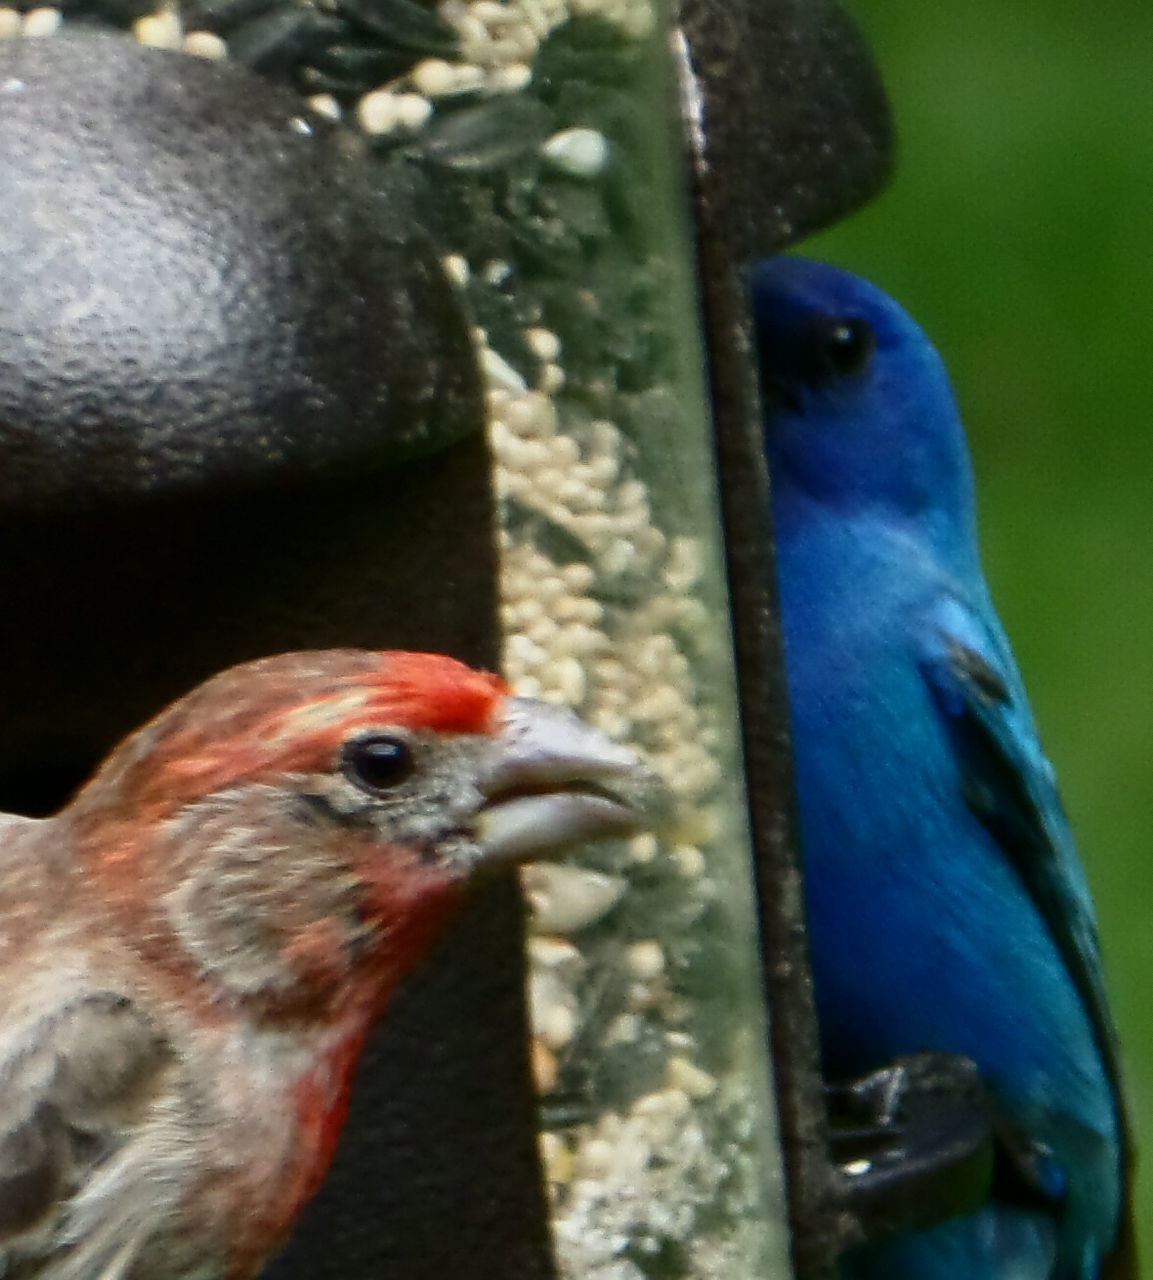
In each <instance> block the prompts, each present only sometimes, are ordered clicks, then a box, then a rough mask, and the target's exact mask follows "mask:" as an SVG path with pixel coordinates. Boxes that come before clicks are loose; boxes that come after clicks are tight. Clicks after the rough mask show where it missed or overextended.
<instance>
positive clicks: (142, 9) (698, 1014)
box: [0, 0, 890, 1280]
mask: <svg viewBox="0 0 1153 1280" xmlns="http://www.w3.org/2000/svg"><path fill="white" fill-rule="evenodd" d="M0 14H3V15H7V16H6V17H4V18H3V21H4V23H6V24H7V26H5V27H4V32H5V33H9V29H10V34H11V36H12V38H11V39H7V40H4V41H3V42H2V43H0V100H2V101H3V103H4V108H5V112H6V116H5V119H6V123H7V128H6V130H5V131H4V135H3V137H2V138H0V175H2V181H3V184H4V190H5V193H6V199H5V218H4V220H3V224H2V225H0V271H2V272H3V275H4V288H3V290H0V329H2V330H3V333H4V344H3V351H2V354H0V539H2V546H3V555H2V556H0V583H2V584H3V588H4V592H5V600H6V605H7V607H6V609H5V611H4V616H3V618H2V619H0V654H2V655H3V663H2V664H0V716H2V717H3V722H4V724H5V726H6V733H5V735H4V739H3V743H2V744H0V802H2V803H3V805H4V807H5V808H7V809H11V810H15V811H18V812H24V813H43V812H48V811H51V810H52V809H53V808H54V807H55V806H57V805H59V804H60V803H61V802H62V801H63V800H64V799H66V797H67V796H68V794H69V793H70V791H71V790H72V788H73V787H74V786H75V785H76V784H77V783H78V782H79V781H80V780H81V779H82V778H83V777H85V776H86V775H87V773H88V772H89V771H90V769H91V768H92V766H93V764H94V763H95V762H96V761H97V760H98V759H99V758H100V757H101V756H102V755H103V754H104V752H105V751H106V750H107V748H108V747H109V746H110V745H111V744H112V742H114V741H115V740H116V739H117V738H118V737H119V736H120V735H121V734H122V733H124V732H125V731H126V730H128V729H129V728H131V727H132V726H134V725H136V724H138V723H140V722H142V721H143V720H144V719H145V718H146V717H147V716H148V715H150V714H152V713H153V712H154V711H156V710H157V709H158V708H159V707H160V706H162V705H164V704H165V703H166V702H168V701H170V700H172V699H173V698H175V697H176V696H178V695H179V694H180V693H182V692H184V691H185V690H187V689H188V688H190V687H191V686H192V685H193V684H195V683H196V682H197V681H199V680H200V679H202V678H204V677H206V676H207V675H209V674H210V673H211V672H213V671H215V670H218V669H220V668H222V667H225V666H228V665H230V664H232V663H234V662H237V661H241V660H244V659H247V658H251V657H255V656H259V655H262V654H266V653H273V652H279V651H283V650H289V649H299V648H307V647H335V646H357V647H368V648H385V647H403V648H415V649H432V650H443V651H446V652H449V653H451V654H453V655H455V656H457V657H460V658H462V659H464V660H466V661H469V662H472V663H474V664H477V665H482V666H488V667H492V668H498V667H499V668H502V669H503V671H504V672H505V674H506V675H507V676H508V677H509V679H510V680H511V681H512V683H513V684H514V686H516V688H517V689H518V690H519V691H520V692H523V693H527V694H532V695H533V696H538V697H543V698H546V699H552V700H555V701H557V702H562V703H565V704H567V705H570V706H573V707H575V708H576V709H577V710H578V711H579V712H580V713H581V715H582V716H583V717H584V718H585V719H587V720H589V721H590V722H591V723H593V724H594V725H596V726H598V727H599V728H601V729H602V730H604V731H607V732H608V733H610V734H611V735H613V736H614V737H616V738H618V739H620V740H621V741H627V742H629V743H632V744H635V745H636V746H638V747H640V748H641V749H642V750H643V752H644V753H645V754H646V755H647V757H648V759H649V760H650V761H651V762H652V763H653V764H654V766H655V767H656V768H657V769H658V770H659V771H660V772H661V773H662V775H663V776H664V778H665V780H666V782H667V784H668V786H669V788H670V790H671V792H672V793H673V795H674V796H675V798H676V801H677V806H676V808H677V812H676V815H675V817H674V819H673V821H672V822H671V824H670V826H669V828H668V830H666V831H663V832H660V833H654V834H647V835H642V836H638V837H634V838H633V839H631V840H629V841H627V842H621V843H619V844H618V845H616V846H605V847H602V848H597V849H594V850H590V851H589V852H588V854H587V855H586V856H581V857H579V858H572V859H570V860H569V861H567V862H564V863H558V864H549V865H543V864H542V865H539V866H534V867H531V868H529V869H528V870H527V871H526V872H525V873H524V880H523V885H522V886H521V887H520V888H519V889H518V887H517V886H516V885H514V884H513V883H511V882H508V883H503V884H495V885H492V886H489V887H487V888H486V889H485V890H483V891H482V892H480V893H478V894H477V895H476V896H475V900H474V901H473V902H472V904H471V907H470V909H469V911H468V913H467V916H466V918H465V919H463V920H462V921H460V922H459V923H458V925H457V927H456V929H455V931H454V933H453V936H452V937H451V939H450V940H449V942H448V943H447V944H446V945H445V946H444V947H442V948H441V950H440V951H439V953H438V954H437V956H436V957H435V958H434V959H433V960H432V961H430V963H429V964H428V966H427V967H426V969H425V970H424V971H423V972H422V973H421V974H420V975H419V976H418V977H417V978H416V979H415V980H414V981H413V982H411V983H410V984H409V985H408V987H407V988H406V989H405V990H404V991H403V992H402V993H401V995H400V996H399V997H398V998H397V999H396V1000H395V1002H394V1004H393V1006H392V1009H391V1011H390V1015H389V1017H388V1019H387V1020H386V1023H385V1025H384V1026H382V1027H381V1028H380V1029H379V1031H378V1033H377V1035H376V1037H375V1038H374V1040H373V1043H372V1045H371V1047H370V1049H369V1052H368V1057H367V1060H366V1061H365V1063H364V1064H363V1067H362V1070H361V1072H360V1077H359V1080H358V1083H357V1086H356V1090H355V1093H354V1098H353V1105H352V1112H351V1117H350V1120H349V1122H348V1125H347V1127H346V1131H345V1134H344V1136H343V1139H342V1142H341V1145H340V1148H339V1151H338V1154H337V1157H336V1160H335V1163H334V1165H333V1168H332V1170H331V1172H330V1175H329V1177H328V1179H327V1181H326V1182H325V1184H324V1186H323V1188H322V1189H321V1191H320V1193H319V1194H318V1196H317V1198H316V1200H315V1201H314V1202H313V1203H312V1205H311V1206H310V1207H309V1209H308V1210H307V1211H306V1213H305V1215H304V1217H303V1219H302V1220H301V1222H300V1223H299V1225H298V1227H297V1230H296V1232H295V1234H294V1237H293V1240H292V1242H291V1244H290V1245H289V1247H288V1249H287V1251H286V1252H285V1254H284V1255H283V1256H282V1257H281V1258H279V1259H278V1260H276V1261H275V1262H274V1263H273V1264H272V1266H271V1268H270V1271H269V1274H270V1275H271V1276H274V1277H276V1278H277V1280H297V1278H298V1277H301V1278H302V1277H304V1276H309V1277H324V1276H332V1277H337V1276H339V1277H341V1280H369V1277H378V1276H382V1275H388V1276H392V1277H397V1280H443V1277H445V1276H448V1275H452V1276H461V1277H467V1278H468V1280H509V1278H510V1277H516V1278H517V1280H552V1278H554V1277H563V1278H564V1280H657V1278H658V1277H685V1278H686V1280H698V1278H699V1280H706V1278H707V1277H721V1276H724V1277H726V1280H745V1278H746V1277H747V1278H748V1280H767V1278H769V1277H774V1278H775V1277H784V1276H788V1275H790V1274H794V1273H795V1274H797V1275H806V1276H816V1275H818V1274H821V1272H822V1270H823V1269H824V1268H825V1267H826V1266H827V1265H828V1264H829V1263H830V1262H831V1259H832V1258H833V1256H834V1255H835V1253H836V1249H837V1247H838V1244H837V1234H836V1227H835V1223H834V1222H833V1218H834V1217H835V1212H836V1205H835V1203H834V1200H833V1196H832V1192H831V1190H830V1188H831V1186H832V1183H831V1177H832V1174H831V1171H830V1170H831V1166H830V1164H829V1160H828V1154H827V1144H826V1135H825V1120H824V1101H823V1097H822V1094H821V1084H820V1080H819V1078H818V1075H817V1071H816V1065H815V1051H814V1043H815V1040H814V1034H813V1026H812V1018H811V1010H810V1008H809V1004H808V997H807V989H806V985H805V964H804V951H803V924H802V913H801V902H800V889H799V881H798V874H797V867H796V860H795V857H794V854H793V851H792V849H791V846H790V844H789V840H788V835H787V831H788V810H789V775H788V764H787V749H786V745H785V732H784V712H783V703H782V697H781V689H780V679H779V670H778V660H777V655H776V651H775V642H774V635H775V632H774V624H773V617H772V596H771V590H770V587H769V583H770V581H771V572H770V564H771V560H770V555H769V551H770V546H769V544H770V539H769V532H768V528H767V519H766V510H767V504H766V500H765V485H766V480H765V476H764V470H763V463H762V461H761V458H760V451H759V448H758V447H757V430H758V427H757V422H758V409H757V402H756V381H755V375H754V371H753V365H752V360H751V357H750V347H749V339H748V328H747V323H746V318H745V301H744V293H743V284H742V276H741V271H742V269H743V266H744V265H745V264H747V262H748V261H749V260H750V259H751V258H752V257H754V256H758V255H761V254H764V253H768V252H772V251H775V250H777V249H780V248H781V247H783V246H784V245H786V244H787V243H789V242H791V241H792V240H794V239H796V238H797V237H799V236H800V235H802V234H804V233H805V232H808V231H811V230H814V229H816V228H817V227H819V226H821V225H824V224H825V223H827V222H829V221H832V220H834V219H835V218H837V217H839V216H841V215H843V214H844V213H846V212H848V211H849V210H850V209H851V208H853V207H854V206H855V205H857V204H858V203H860V202H861V201H863V200H864V199H865V198H867V197H868V196H869V195H870V194H872V192H873V191H874V190H875V189H876V187H877V186H878V185H879V184H880V183H881V181H882V180H883V178H884V177H885V175H886V172H887V166H888V162H889V149H890V138H889V128H888V120H887V114H886V109H885V104H884V99H883V96H882V94H881V91H880V89H879V87H878V85H877V82H876V79H875V75H874V72H873V70H872V66H871V63H870V60H869V57H868V54H867V51H866V50H865V48H864V46H863V45H862V43H861V42H860V39H859V37H858V36H857V33H856V31H855V29H854V28H853V27H852V25H851V24H850V23H849V22H848V20H847V19H846V18H845V16H844V15H843V14H842V13H841V11H840V10H839V9H838V8H836V7H835V5H834V4H833V3H831V0H829V2H828V3H826V0H807V2H806V0H764V2H763V3H761V4H759V5H753V4H752V3H741V4H737V3H733V2H732V0H728V2H721V0H686V2H685V4H684V8H683V11H682V12H681V13H679V14H677V13H673V12H671V11H670V10H669V9H667V8H665V7H662V6H661V5H660V4H658V3H656V0H507V2H503V3H498V2H495V0H443V3H441V4H439V5H435V4H432V3H425V2H424V0H324V2H323V3H322V2H320V0H316V2H315V3H314V2H312V0H187V3H184V4H177V5H166V6H165V7H163V8H161V9H154V8H153V6H152V4H151V3H150V0H76V3H74V4H72V5H70V6H69V7H68V8H67V9H66V10H64V11H63V12H61V11H57V10H47V9H42V8H41V9H33V10H29V11H27V12H23V11H21V12H17V11H16V10H13V9H8V10H3V11H0Z"/></svg>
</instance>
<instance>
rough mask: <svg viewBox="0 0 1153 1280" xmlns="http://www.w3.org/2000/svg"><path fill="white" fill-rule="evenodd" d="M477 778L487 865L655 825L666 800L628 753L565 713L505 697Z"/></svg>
mask: <svg viewBox="0 0 1153 1280" xmlns="http://www.w3.org/2000/svg"><path fill="white" fill-rule="evenodd" d="M498 716H499V719H498V721H497V723H496V724H495V725H494V727H493V732H494V740H493V745H492V749H491V753H490V754H489V756H488V758H487V760H486V761H485V768H484V770H483V772H482V776H481V779H480V789H481V791H482V793H483V794H484V796H485V803H484V804H483V805H482V807H481V809H480V812H479V813H478V815H477V822H476V835H477V840H478V843H479V845H480V848H481V853H482V856H483V858H484V860H485V862H525V861H531V860H532V859H534V858H539V857H544V856H546V855H550V854H556V853H559V852H561V851H563V850H564V849H567V848H569V847H570V846H572V845H575V844H583V843H586V842H588V841H591V840H603V839H605V838H607V837H613V836H630V835H634V834H635V833H636V832H638V831H643V830H645V829H646V828H648V827H651V826H653V825H655V824H656V823H657V822H658V821H660V819H661V818H662V817H663V816H664V815H665V813H667V810H668V807H669V805H668V799H667V795H666V793H665V790H664V787H663V785H662V783H661V782H660V780H659V779H658V778H657V776H656V774H655V773H653V771H652V770H651V769H649V768H648V767H647V766H645V765H644V764H642V763H641V761H640V760H639V758H638V757H637V756H636V755H635V753H634V752H632V751H630V750H628V748H626V747H622V746H618V745H617V744H616V743H614V742H611V741H610V740H609V739H608V738H606V737H605V736H604V734H602V733H598V732H597V730H595V729H591V728H589V726H588V725H586V724H584V723H583V722H582V721H581V720H579V719H578V718H577V717H576V716H575V715H574V714H573V713H572V712H571V711H569V710H567V709H566V708H564V707H558V706H553V705H552V704H551V703H547V702H538V701H536V700H535V699H532V698H506V699H505V701H504V703H503V705H502V707H501V710H500V711H499V712H498Z"/></svg>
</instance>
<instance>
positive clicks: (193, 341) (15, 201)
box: [0, 32, 478, 511]
mask: <svg viewBox="0 0 1153 1280" xmlns="http://www.w3.org/2000/svg"><path fill="white" fill-rule="evenodd" d="M0 110H2V112H3V117H4V129H3V130H2V131H0V207H2V208H3V210H4V216H3V218H2V219H0V280H2V282H3V287H2V288H0V503H3V505H4V507H5V508H7V509H8V510H11V509H13V508H14V507H18V506H27V505H36V506H41V507H51V506H53V505H61V506H63V505H65V504H66V505H67V507H68V509H69V510H72V511H74V510H76V508H77V507H78V505H82V504H103V503H108V502H109V501H110V500H115V499H118V498H122V497H124V496H126V495H140V494H155V495H170V494H172V493H174V492H176V491H203V490H205V489H220V488H222V487H235V486H240V485H244V484H246V483H248V484H252V483H257V482H259V483H269V482H273V481H275V482H277V483H283V482H284V481H286V480H287V479H290V478H296V479H299V478H302V477H312V476H316V475H319V474H322V473H333V472H336V473H339V472H340V471H342V470H344V471H348V470H351V469H353V468H357V467H363V466H364V465H366V464H374V463H378V462H381V461H391V460H395V459H396V458H398V457H402V456H406V455H411V454H413V453H415V452H423V451H428V450H429V449H432V448H436V447H439V446H441V445H443V444H445V443H447V442H449V441H450V440H452V439H454V438H456V437H458V436H459V435H461V434H462V433H463V432H465V431H467V430H469V429H470V428H472V427H475V426H476V425H477V422H478V408H477V403H476V397H477V388H476V382H475V375H474V362H473V361H472V359H471V358H470V348H469V339H468V334H467V328H466V325H465V322H464V319H463V317H462V315H461V311H460V308H459V306H458V305H457V303H456V300H455V298H454V296H453V295H452V292H451V287H450V286H449V284H448V283H447V281H446V280H445V278H444V276H443V274H442V273H441V269H440V265H439V263H438V261H437V259H436V256H435V253H434V252H433V249H432V247H431V246H430V245H429V244H428V243H427V241H426V240H425V239H424V238H423V235H422V234H421V232H420V231H419V230H418V229H417V228H415V227H414V225H413V224H412V221H411V219H408V218H406V217H405V216H404V210H403V209H398V208H397V206H396V203H395V201H390V200H389V199H387V198H386V197H384V196H382V195H380V194H377V193H374V192H373V191H372V190H370V188H369V186H368V183H367V174H368V173H369V171H370V167H369V165H367V164H366V163H365V161H366V157H365V154H364V149H363V144H362V142H361V141H360V139H359V138H358V137H357V135H355V134H353V133H352V132H351V131H349V130H346V129H342V128H339V127H337V126H334V125H332V124H330V123H329V122H327V121H325V120H323V119H321V118H320V117H319V116H316V115H314V114H312V113H311V112H310V111H309V110H308V109H307V108H306V106H305V104H304V103H303V102H302V101H301V100H300V99H299V98H297V97H296V95H294V94H292V93H290V92H288V91H287V90H284V89H280V88H277V87H275V86H272V85H269V84H267V83H266V82H265V81H263V80H261V79H259V78H258V77H257V76H255V75H253V74H252V73H251V72H249V71H247V70H245V69H244V68H242V67H240V66H238V65H237V64H235V63H227V62H226V63H213V62H209V61H207V60H205V59H202V58H191V57H187V56H185V55H182V54H173V53H168V52H163V51H160V50H155V49H146V48H143V47H141V46H140V45H138V44H137V43H136V42H135V41H133V40H132V39H130V38H128V37H126V36H119V35H112V34H94V33H81V34H75V33H74V32H69V33H65V34H62V35H59V36H56V37H53V38H51V39H42V40H10V41H5V42H3V44H2V45H0Z"/></svg>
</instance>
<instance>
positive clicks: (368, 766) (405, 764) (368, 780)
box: [341, 733, 416, 795]
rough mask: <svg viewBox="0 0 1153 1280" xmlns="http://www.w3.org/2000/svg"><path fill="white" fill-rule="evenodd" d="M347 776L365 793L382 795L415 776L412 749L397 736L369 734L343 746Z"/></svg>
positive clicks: (342, 758)
mask: <svg viewBox="0 0 1153 1280" xmlns="http://www.w3.org/2000/svg"><path fill="white" fill-rule="evenodd" d="M341 767H342V769H343V771H344V776H345V777H346V778H347V779H348V780H349V781H350V782H352V783H354V784H355V785H356V786H358V787H360V789H361V790H362V791H368V792H370V793H371V794H372V795H379V794H380V793H381V792H383V791H388V790H390V789H391V788H392V787H395V786H398V785H399V784H400V783H402V782H403V781H404V780H405V779H406V778H408V777H410V776H411V775H412V772H413V770H414V769H415V768H416V760H415V758H414V756H413V752H412V747H411V746H410V745H409V744H408V743H407V742H406V741H405V740H404V739H403V738H402V737H399V736H398V735H397V734H394V733H369V734H365V735H364V736H363V737H360V738H353V739H352V740H351V741H349V742H346V743H345V744H344V751H343V752H342V755H341Z"/></svg>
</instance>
